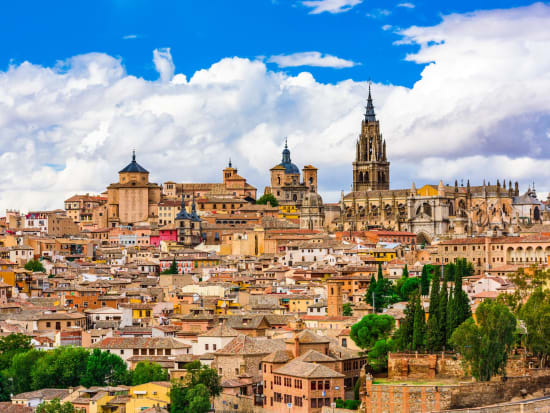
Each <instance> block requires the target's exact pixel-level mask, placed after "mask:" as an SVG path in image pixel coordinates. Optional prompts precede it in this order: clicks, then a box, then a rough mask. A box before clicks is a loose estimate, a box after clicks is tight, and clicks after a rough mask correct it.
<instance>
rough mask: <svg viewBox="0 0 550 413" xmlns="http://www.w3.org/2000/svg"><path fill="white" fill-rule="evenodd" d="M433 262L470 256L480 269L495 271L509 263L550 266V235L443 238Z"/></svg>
mask: <svg viewBox="0 0 550 413" xmlns="http://www.w3.org/2000/svg"><path fill="white" fill-rule="evenodd" d="M436 247H437V255H436V256H435V257H434V259H433V262H435V263H436V264H441V263H442V264H447V263H449V262H454V261H455V260H456V259H457V258H466V259H467V260H468V261H470V262H472V263H473V264H474V268H475V270H476V272H481V271H488V270H493V269H495V268H498V267H501V266H505V265H518V266H523V267H527V266H531V265H544V266H546V265H548V256H550V237H548V236H542V235H532V236H525V237H476V238H466V239H455V240H448V241H442V242H440V243H439V244H437V246H436Z"/></svg>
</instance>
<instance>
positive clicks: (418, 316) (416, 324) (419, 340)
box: [411, 295, 426, 351]
mask: <svg viewBox="0 0 550 413" xmlns="http://www.w3.org/2000/svg"><path fill="white" fill-rule="evenodd" d="M425 345H426V314H425V313H424V308H423V307H422V301H421V299H420V295H416V297H415V308H414V321H413V336H412V343H411V350H416V351H418V350H421V349H423V348H424V347H425Z"/></svg>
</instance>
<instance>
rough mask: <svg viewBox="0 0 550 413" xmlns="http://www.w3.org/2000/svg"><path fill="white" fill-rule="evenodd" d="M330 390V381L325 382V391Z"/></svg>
mask: <svg viewBox="0 0 550 413" xmlns="http://www.w3.org/2000/svg"><path fill="white" fill-rule="evenodd" d="M329 389H330V381H328V380H325V390H329Z"/></svg>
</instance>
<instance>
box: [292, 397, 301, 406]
mask: <svg viewBox="0 0 550 413" xmlns="http://www.w3.org/2000/svg"><path fill="white" fill-rule="evenodd" d="M294 406H296V407H302V398H301V397H299V396H294Z"/></svg>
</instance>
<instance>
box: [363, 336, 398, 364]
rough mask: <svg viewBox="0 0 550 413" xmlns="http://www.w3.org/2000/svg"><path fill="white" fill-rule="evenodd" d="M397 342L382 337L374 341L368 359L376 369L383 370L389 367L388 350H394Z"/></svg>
mask: <svg viewBox="0 0 550 413" xmlns="http://www.w3.org/2000/svg"><path fill="white" fill-rule="evenodd" d="M394 347H395V343H394V342H393V340H391V339H381V340H378V341H377V342H376V343H374V346H373V347H372V349H371V350H370V351H369V352H368V353H367V361H368V363H369V365H370V366H371V367H372V368H373V370H375V371H381V370H384V369H386V368H387V367H388V352H390V351H393V350H394Z"/></svg>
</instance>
